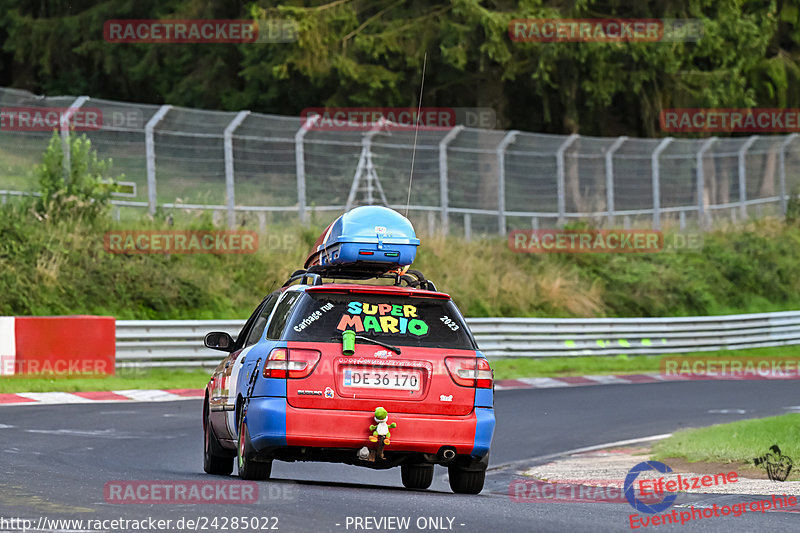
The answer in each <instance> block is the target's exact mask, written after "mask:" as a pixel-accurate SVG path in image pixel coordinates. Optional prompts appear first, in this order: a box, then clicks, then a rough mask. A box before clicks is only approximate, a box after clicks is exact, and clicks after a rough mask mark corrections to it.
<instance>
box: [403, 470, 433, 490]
mask: <svg viewBox="0 0 800 533" xmlns="http://www.w3.org/2000/svg"><path fill="white" fill-rule="evenodd" d="M400 477H401V478H402V479H403V486H404V487H405V488H407V489H427V488H428V487H430V486H431V483H433V465H400Z"/></svg>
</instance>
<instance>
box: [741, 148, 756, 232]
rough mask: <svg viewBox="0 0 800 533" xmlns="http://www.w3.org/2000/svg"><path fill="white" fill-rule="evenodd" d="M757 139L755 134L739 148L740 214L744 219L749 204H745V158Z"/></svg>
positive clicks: (743, 219)
mask: <svg viewBox="0 0 800 533" xmlns="http://www.w3.org/2000/svg"><path fill="white" fill-rule="evenodd" d="M757 140H758V135H753V136H752V137H750V138H749V139H747V142H745V143H744V144H743V145H742V147H741V148H739V153H738V154H737V157H738V159H739V214H741V215H742V221H745V220H747V205H746V204H745V201H747V168H746V166H745V160H744V158H745V156H746V155H747V150H748V149H749V148H750V147H751V146H753V143H754V142H756V141H757Z"/></svg>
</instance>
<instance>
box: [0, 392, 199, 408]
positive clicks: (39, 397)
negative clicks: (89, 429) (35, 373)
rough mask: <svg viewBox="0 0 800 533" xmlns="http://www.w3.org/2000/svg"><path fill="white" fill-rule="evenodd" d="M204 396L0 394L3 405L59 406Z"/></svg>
mask: <svg viewBox="0 0 800 533" xmlns="http://www.w3.org/2000/svg"><path fill="white" fill-rule="evenodd" d="M204 394H205V391H204V390H203V389H167V390H155V389H134V390H116V391H94V392H17V393H13V394H12V393H0V406H4V405H61V404H68V403H116V402H174V401H178V400H195V399H197V398H202V397H203V396H204Z"/></svg>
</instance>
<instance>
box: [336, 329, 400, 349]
mask: <svg viewBox="0 0 800 533" xmlns="http://www.w3.org/2000/svg"><path fill="white" fill-rule="evenodd" d="M334 339H336V337H332V338H331V340H334ZM356 339H361V340H362V341H367V342H371V343H372V344H377V345H378V346H383V347H384V348H387V349H389V350H391V351H393V352H394V353H396V354H397V355H400V348H398V347H397V346H392V345H391V344H386V343H385V342H381V341H376V340H375V339H370V338H369V337H364V336H363V335H356V334H355V332H354V331H353V330H351V329H348V330H345V331H343V332H342V345H343V349H342V351H343V353H344V354H345V355H353V353H352V348H353V346H354V345H355V340H356ZM348 345H349V346H348ZM348 351H349V352H351V353H347V352H348Z"/></svg>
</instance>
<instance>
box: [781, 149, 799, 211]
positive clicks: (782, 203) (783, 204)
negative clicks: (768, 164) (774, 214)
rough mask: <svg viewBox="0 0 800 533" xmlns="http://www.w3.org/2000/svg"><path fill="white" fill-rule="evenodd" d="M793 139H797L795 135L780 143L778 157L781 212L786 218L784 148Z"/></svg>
mask: <svg viewBox="0 0 800 533" xmlns="http://www.w3.org/2000/svg"><path fill="white" fill-rule="evenodd" d="M795 137H797V134H796V133H792V134H791V135H789V136H788V137H787V138H786V140H785V141H783V142H782V143H781V153H780V157H779V161H780V175H779V176H778V178H779V181H780V193H781V211H783V216H786V148H787V147H788V146H789V145H790V144H791V143H792V141H793V140H794V139H795Z"/></svg>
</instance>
